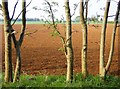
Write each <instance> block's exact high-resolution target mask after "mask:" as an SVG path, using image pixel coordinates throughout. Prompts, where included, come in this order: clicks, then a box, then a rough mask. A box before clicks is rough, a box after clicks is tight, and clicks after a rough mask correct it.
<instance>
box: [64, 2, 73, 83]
mask: <svg viewBox="0 0 120 89" xmlns="http://www.w3.org/2000/svg"><path fill="white" fill-rule="evenodd" d="M65 12H66V41H67V42H66V50H67V55H66V58H67V79H66V81H67V82H72V80H73V48H72V28H71V27H72V26H71V15H70V7H69V0H65Z"/></svg>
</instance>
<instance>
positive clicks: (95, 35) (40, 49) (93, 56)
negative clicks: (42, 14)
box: [2, 24, 120, 75]
mask: <svg viewBox="0 0 120 89" xmlns="http://www.w3.org/2000/svg"><path fill="white" fill-rule="evenodd" d="M96 26H97V25H95V26H94V25H89V27H88V60H87V64H88V70H89V74H93V75H96V74H98V72H99V51H100V47H99V46H100V34H101V26H100V25H98V27H96ZM58 28H59V30H60V32H61V33H62V34H63V35H64V30H65V28H64V25H58ZM14 29H16V31H18V32H20V25H15V26H14ZM72 29H73V48H74V73H80V72H81V45H82V30H81V26H80V25H73V26H72ZM112 29H113V25H111V24H109V25H108V28H107V32H106V34H107V38H106V51H105V61H107V59H108V56H109V50H110V41H111V34H112ZM36 30H37V31H36ZM34 31H36V32H35V33H33V34H31V35H29V36H28V35H26V36H25V40H24V42H23V45H22V48H21V52H22V54H21V56H22V72H23V73H26V74H32V75H33V74H35V75H36V74H45V75H48V74H50V75H61V74H66V67H67V65H66V58H65V55H64V53H63V52H61V51H58V49H59V48H60V47H62V44H61V40H60V38H59V37H52V36H51V35H50V33H51V32H52V30H51V29H48V28H47V26H44V25H27V29H26V33H31V32H34ZM18 35H19V34H17V35H16V36H17V37H18ZM2 53H3V56H2V59H3V71H4V42H3V50H2ZM118 53H120V52H118V29H117V33H116V41H115V52H114V57H113V61H112V65H111V67H110V71H109V74H112V75H120V59H119V60H118ZM15 61H16V60H15V49H14V47H13V63H14V65H15Z"/></svg>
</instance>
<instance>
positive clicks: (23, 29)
mask: <svg viewBox="0 0 120 89" xmlns="http://www.w3.org/2000/svg"><path fill="white" fill-rule="evenodd" d="M22 8H23V9H24V10H23V12H22V28H21V34H20V38H19V43H20V46H21V45H22V42H23V38H24V34H25V29H26V2H25V0H23V2H22Z"/></svg>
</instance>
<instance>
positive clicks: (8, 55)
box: [2, 0, 32, 82]
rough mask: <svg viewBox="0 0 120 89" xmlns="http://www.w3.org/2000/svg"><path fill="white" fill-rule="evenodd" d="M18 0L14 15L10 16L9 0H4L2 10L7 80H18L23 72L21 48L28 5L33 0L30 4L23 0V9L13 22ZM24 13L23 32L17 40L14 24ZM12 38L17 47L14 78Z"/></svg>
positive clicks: (5, 78)
mask: <svg viewBox="0 0 120 89" xmlns="http://www.w3.org/2000/svg"><path fill="white" fill-rule="evenodd" d="M18 1H19V0H17V2H16V4H15V6H14V10H13V14H12V17H11V18H10V16H9V10H8V0H2V11H3V16H4V38H5V77H4V80H5V82H12V81H13V82H16V81H17V80H19V78H20V72H21V52H20V48H21V45H22V43H23V39H24V34H25V28H26V7H27V6H29V5H30V3H31V2H32V0H31V1H30V2H29V4H28V5H26V0H22V11H21V12H20V13H19V15H18V16H17V18H16V19H15V20H14V22H13V23H11V21H12V20H13V17H14V15H15V10H16V6H17V4H18ZM21 14H22V25H21V34H20V37H19V39H18V40H17V39H16V37H15V30H14V29H13V25H14V24H15V22H16V21H17V19H18V18H19V17H20V15H21ZM12 39H13V43H14V47H15V49H16V68H15V72H14V79H13V77H12V72H13V71H12Z"/></svg>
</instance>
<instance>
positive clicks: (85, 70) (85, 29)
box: [80, 0, 88, 78]
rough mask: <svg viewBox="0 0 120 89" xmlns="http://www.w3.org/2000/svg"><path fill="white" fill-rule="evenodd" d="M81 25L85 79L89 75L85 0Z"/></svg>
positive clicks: (81, 9) (81, 5) (81, 4)
mask: <svg viewBox="0 0 120 89" xmlns="http://www.w3.org/2000/svg"><path fill="white" fill-rule="evenodd" d="M80 23H81V25H82V38H83V43H82V58H81V62H82V74H83V77H84V78H85V77H86V76H87V75H88V71H87V25H86V22H85V19H84V7H83V0H80Z"/></svg>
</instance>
